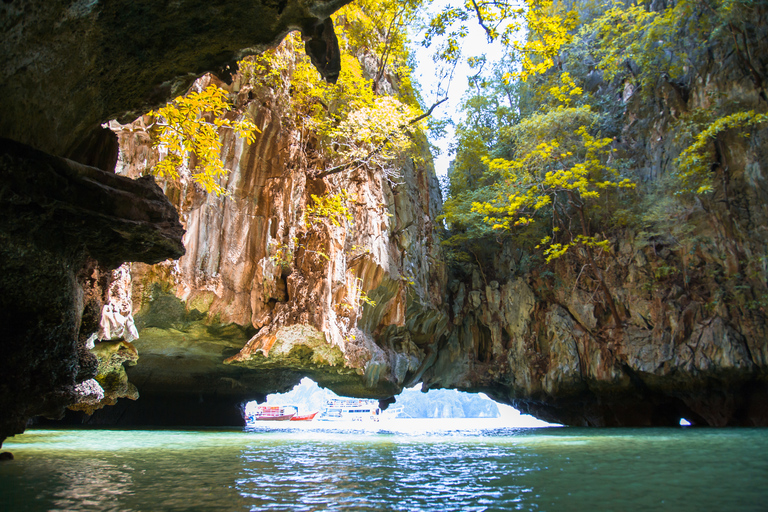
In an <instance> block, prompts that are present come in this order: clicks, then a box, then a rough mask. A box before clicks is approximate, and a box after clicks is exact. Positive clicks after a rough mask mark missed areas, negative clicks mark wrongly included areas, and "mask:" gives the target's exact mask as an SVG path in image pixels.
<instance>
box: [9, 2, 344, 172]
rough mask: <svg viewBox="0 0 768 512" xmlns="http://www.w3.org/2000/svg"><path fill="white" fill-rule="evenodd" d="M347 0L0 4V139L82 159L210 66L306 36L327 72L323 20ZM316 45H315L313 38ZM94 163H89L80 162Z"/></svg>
mask: <svg viewBox="0 0 768 512" xmlns="http://www.w3.org/2000/svg"><path fill="white" fill-rule="evenodd" d="M346 3H349V0H285V1H272V0H263V1H259V0H247V1H226V2H215V3H211V2H207V1H204V0H182V1H178V2H171V3H158V2H154V1H152V0H140V1H123V0H120V1H117V2H112V1H111V2H100V1H98V0H78V1H76V2H71V1H63V0H55V1H43V0H31V1H25V2H18V1H16V2H3V3H2V4H0V31H1V32H2V33H3V34H4V36H3V38H2V41H0V55H2V56H3V63H2V67H0V109H2V111H3V116H2V119H1V120H0V137H7V138H11V139H14V140H16V141H19V142H23V143H25V144H29V145H31V146H33V147H35V148H37V149H40V150H43V151H46V152H48V153H51V154H54V155H60V156H66V157H71V158H74V159H75V160H78V161H82V160H81V159H87V158H89V157H90V156H92V153H93V147H94V144H96V143H97V141H98V140H99V139H100V138H101V137H102V136H103V130H102V129H101V128H100V125H101V124H102V123H104V122H106V121H108V120H110V119H123V120H133V119H135V118H136V117H138V116H139V115H141V114H143V113H145V112H147V111H149V110H150V109H152V108H155V107H156V106H158V105H161V104H163V103H165V101H167V100H168V99H169V98H171V97H174V96H177V95H179V94H182V93H183V92H185V91H186V89H187V88H188V87H189V85H190V84H191V83H192V81H193V80H194V79H195V78H197V77H199V76H200V75H202V74H203V73H205V72H218V73H219V75H220V76H228V74H229V73H230V72H231V70H232V68H230V66H233V65H234V64H235V61H236V59H237V58H239V57H242V56H244V55H247V54H249V53H251V54H252V53H256V52H260V51H263V50H265V49H266V48H269V47H272V46H274V45H276V44H277V43H278V42H279V41H280V40H281V39H282V38H283V37H284V36H285V35H286V34H287V33H288V32H289V31H291V30H301V31H302V33H304V34H307V45H308V50H309V51H310V52H313V54H317V55H316V56H315V60H317V61H318V62H320V63H322V64H323V68H322V69H323V72H324V73H325V76H327V77H329V78H334V77H335V76H338V69H339V68H338V48H337V49H336V51H335V54H336V59H334V58H333V53H334V50H333V48H332V46H333V43H334V42H335V36H333V35H332V34H333V27H332V25H330V26H329V25H328V23H327V22H326V21H325V20H326V19H327V18H328V17H329V16H330V15H331V13H333V12H334V11H335V10H337V9H339V8H340V7H341V6H343V5H344V4H346ZM316 40H317V41H318V42H315V41H316ZM83 163H90V162H87V161H85V162H83Z"/></svg>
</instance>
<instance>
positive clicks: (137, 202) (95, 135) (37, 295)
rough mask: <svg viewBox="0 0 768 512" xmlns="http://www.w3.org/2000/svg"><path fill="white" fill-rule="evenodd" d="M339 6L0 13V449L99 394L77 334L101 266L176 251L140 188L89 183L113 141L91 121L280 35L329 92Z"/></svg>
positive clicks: (31, 5)
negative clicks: (314, 66) (300, 49)
mask: <svg viewBox="0 0 768 512" xmlns="http://www.w3.org/2000/svg"><path fill="white" fill-rule="evenodd" d="M347 2H348V0H330V1H322V0H287V1H285V2H271V1H264V2H259V1H245V2H224V3H222V2H219V3H210V2H203V1H199V0H182V1H180V2H172V3H158V2H154V1H138V2H135V1H131V2H122V1H118V2H104V1H99V0H82V1H76V2H70V1H66V2H65V1H58V0H55V1H50V2H48V1H46V2H43V1H38V0H33V1H28V2H12V1H6V2H3V3H0V31H1V32H2V34H3V37H2V39H0V55H2V65H0V77H1V78H0V106H1V107H2V111H3V116H2V118H0V137H2V138H4V139H2V141H1V142H0V173H2V175H1V176H0V178H1V179H2V187H0V208H1V209H2V222H1V224H2V225H1V226H0V242H2V246H3V247H2V249H0V272H2V277H0V291H2V293H0V296H2V299H0V300H1V301H2V302H0V305H1V306H2V313H0V321H1V322H2V336H1V337H2V340H0V343H2V354H3V358H2V363H0V371H1V372H2V376H1V377H0V409H2V411H3V415H2V418H1V419H0V443H1V442H2V440H4V439H5V438H6V437H7V436H8V435H11V434H14V433H17V432H21V431H22V430H23V428H24V426H25V425H26V422H27V420H28V419H29V418H30V417H32V416H35V415H38V414H45V415H49V416H58V415H59V414H60V413H61V411H62V410H63V408H64V407H65V406H66V405H71V404H72V403H74V402H75V401H76V400H77V399H78V398H79V399H83V400H86V397H90V398H88V400H93V399H95V398H96V397H98V395H99V393H98V392H97V391H96V388H95V387H94V386H93V385H92V384H93V383H92V382H89V381H88V379H89V378H90V377H92V376H94V374H93V372H94V371H95V367H94V365H95V359H94V358H93V356H92V355H91V354H90V353H89V352H88V350H87V349H86V348H84V342H85V339H80V338H81V336H80V335H81V334H82V335H84V336H86V337H87V336H88V333H86V332H80V329H81V328H82V329H83V330H84V331H88V330H90V329H93V330H94V331H96V330H98V328H99V326H98V316H99V312H100V310H101V306H102V302H103V300H104V293H105V288H106V287H107V286H108V280H107V279H105V278H104V277H105V276H106V275H107V273H108V271H109V269H111V268H114V267H116V266H118V265H120V264H121V263H122V262H124V261H144V262H147V263H154V262H157V261H160V260H163V259H165V258H169V257H170V258H176V257H178V256H180V255H181V254H182V253H183V247H182V246H181V243H180V237H181V233H182V228H181V226H180V224H179V223H178V216H177V215H176V213H175V211H174V209H173V208H171V207H170V204H169V203H168V201H167V199H165V197H164V196H163V195H162V193H158V192H159V189H157V187H156V186H155V185H154V183H153V180H152V179H151V178H142V179H140V180H137V181H136V182H132V181H130V180H127V179H124V178H121V177H117V176H114V175H113V174H109V173H104V172H103V171H109V172H111V171H112V170H113V169H114V163H115V160H116V157H117V144H116V138H115V137H114V134H113V133H112V132H111V131H109V130H106V129H104V128H103V127H102V126H101V124H102V123H104V122H106V121H108V120H109V119H113V118H121V119H133V118H135V117H136V116H137V115H138V114H140V113H143V112H146V111H147V110H148V109H149V108H152V107H154V106H157V105H160V104H163V103H164V102H165V101H167V100H168V99H170V98H171V97H172V96H173V95H176V94H179V93H180V92H183V91H184V90H185V89H186V88H187V87H188V85H189V84H190V83H191V82H192V81H193V80H194V79H195V78H197V77H198V76H200V75H201V74H203V73H204V72H208V71H217V70H218V71H220V72H221V76H224V77H226V76H228V75H229V73H230V70H231V69H232V68H231V65H232V64H233V63H234V62H235V59H236V58H238V57H240V56H242V55H245V54H250V53H254V52H258V51H261V50H264V49H265V48H267V47H269V46H273V45H275V44H277V43H278V42H279V40H280V39H281V38H282V37H284V36H285V34H287V33H288V32H289V31H291V30H300V31H302V33H303V34H304V35H305V40H306V44H307V51H308V52H309V53H310V54H311V56H312V58H313V60H314V61H316V62H317V63H318V65H319V69H320V71H321V73H323V75H324V76H325V77H326V78H327V79H329V80H334V79H335V77H336V76H338V71H339V60H338V47H337V43H336V39H335V35H334V33H333V27H332V25H331V24H329V23H328V17H329V16H330V14H331V13H332V12H334V11H335V10H336V9H338V8H339V7H341V6H342V5H344V4H345V3H347ZM6 139H9V140H6ZM12 141H15V142H12ZM33 148H35V149H33ZM40 151H44V152H46V153H41V152H40ZM51 155H58V156H62V157H67V158H68V160H64V159H60V158H56V157H53V156H51ZM75 161H76V162H80V163H81V164H87V166H83V165H78V164H75V163H74V162H75ZM99 169H101V170H99ZM97 260H98V262H97Z"/></svg>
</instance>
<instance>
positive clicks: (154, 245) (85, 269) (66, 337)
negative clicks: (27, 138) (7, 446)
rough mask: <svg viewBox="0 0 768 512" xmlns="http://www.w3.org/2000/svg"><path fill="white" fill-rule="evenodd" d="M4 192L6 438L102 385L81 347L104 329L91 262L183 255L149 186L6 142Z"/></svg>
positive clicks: (0, 153) (171, 214)
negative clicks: (89, 385)
mask: <svg viewBox="0 0 768 512" xmlns="http://www.w3.org/2000/svg"><path fill="white" fill-rule="evenodd" d="M0 182H2V188H1V189H0V213H1V214H0V219H1V220H0V242H1V243H0V290H2V293H0V344H1V345H0V351H1V352H2V354H3V357H2V358H0V409H1V410H2V411H3V414H2V416H1V417H0V438H4V437H6V436H8V435H10V434H15V433H19V432H22V431H23V429H24V427H25V425H26V423H27V420H28V419H29V418H31V417H33V416H36V415H47V416H54V417H55V416H59V415H60V414H62V413H63V410H64V407H66V406H67V405H70V404H72V403H74V402H75V401H76V400H77V398H78V396H81V395H82V394H83V393H84V392H85V390H83V389H79V390H76V389H75V388H76V386H77V385H78V384H79V383H82V382H84V381H86V380H87V379H89V378H91V377H94V376H95V371H96V365H95V364H93V363H94V361H95V360H94V359H93V356H91V355H89V353H88V352H87V350H84V349H83V346H82V345H83V342H84V339H81V337H80V334H81V331H80V329H81V324H82V323H83V322H84V321H85V323H88V321H90V322H92V323H93V325H94V327H96V328H97V323H96V322H97V317H98V313H99V311H100V310H101V303H100V298H99V293H98V292H96V293H93V292H92V291H93V290H95V289H98V287H99V283H100V282H102V280H101V279H100V278H99V276H98V272H99V271H98V270H97V269H96V267H95V266H94V265H93V262H94V260H95V259H98V260H99V261H100V262H102V264H103V265H105V266H114V265H117V264H120V263H122V262H123V261H125V260H127V259H128V260H135V261H145V262H147V263H152V262H157V261H159V260H162V259H165V258H166V257H168V256H175V257H178V256H180V255H181V254H183V253H184V247H183V246H182V244H181V235H182V233H183V230H182V227H181V224H180V223H179V217H178V214H177V212H176V210H175V209H174V208H173V207H172V206H171V205H170V204H169V202H168V201H167V199H166V198H165V196H164V195H163V193H162V190H160V188H159V187H158V186H157V185H155V183H154V179H152V178H142V179H140V180H132V179H129V178H125V177H122V176H117V175H115V174H113V173H107V172H104V171H102V170H100V169H96V168H93V167H87V166H84V165H81V164H78V163H75V162H72V161H70V160H66V159H63V158H56V157H52V156H50V155H47V154H45V153H43V152H40V151H37V150H34V149H32V148H30V147H28V146H25V145H23V144H19V143H16V142H13V141H9V140H0ZM87 306H92V309H95V312H93V311H90V310H89V309H88V307H87ZM84 310H86V317H87V318H85V317H84V316H83V311H84ZM83 334H86V333H83ZM86 336H87V334H86Z"/></svg>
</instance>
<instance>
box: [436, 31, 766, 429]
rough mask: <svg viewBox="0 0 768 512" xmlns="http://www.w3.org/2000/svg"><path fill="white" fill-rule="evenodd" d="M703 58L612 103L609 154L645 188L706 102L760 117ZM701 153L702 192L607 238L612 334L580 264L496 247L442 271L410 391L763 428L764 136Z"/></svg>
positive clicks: (747, 88)
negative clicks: (425, 363)
mask: <svg viewBox="0 0 768 512" xmlns="http://www.w3.org/2000/svg"><path fill="white" fill-rule="evenodd" d="M764 28H765V27H762V29H761V30H762V35H759V37H757V38H756V41H759V42H760V41H761V43H760V44H761V46H760V48H761V49H756V50H755V51H756V52H757V53H758V54H763V53H764V50H765V41H766V40H767V39H766V34H765V30H764ZM708 51H709V54H708V55H705V56H704V57H703V60H702V61H701V62H697V66H700V67H699V69H698V72H699V74H700V75H701V76H703V78H702V79H701V80H697V81H693V82H692V83H690V84H689V85H688V87H689V88H686V87H684V86H681V84H671V83H669V82H668V81H666V80H665V79H664V77H662V79H661V80H660V81H659V83H658V84H657V85H656V88H655V89H654V90H653V91H652V92H651V93H650V94H649V95H645V96H641V95H640V94H633V92H632V91H633V90H632V88H631V87H630V86H629V85H628V86H627V87H626V88H625V94H624V96H623V98H622V100H621V101H620V102H618V103H617V105H616V111H615V112H614V114H615V116H614V118H615V119H619V120H621V124H622V127H621V133H620V135H621V137H620V138H621V140H622V145H621V151H622V153H623V156H624V157H626V158H627V159H628V160H629V161H630V162H631V165H632V166H634V167H635V168H636V169H638V170H639V171H640V174H641V175H643V177H644V178H645V180H646V182H647V183H653V182H658V181H660V180H662V179H663V178H664V177H665V176H667V175H668V174H669V173H670V172H671V171H672V166H673V165H674V164H673V162H674V160H675V158H676V157H677V156H678V155H679V154H680V152H681V151H682V149H683V148H681V147H680V146H679V142H678V141H677V139H676V138H675V136H674V133H672V129H673V128H672V127H674V126H675V124H674V121H675V120H676V119H677V118H678V117H679V116H681V114H683V113H685V112H689V111H692V110H693V109H707V108H713V109H714V108H715V105H714V103H712V102H714V101H715V99H714V98H717V101H721V102H722V104H725V105H738V106H739V108H743V109H744V110H747V111H748V110H754V111H757V112H761V111H765V96H764V93H763V92H762V91H761V89H760V88H759V87H757V86H756V85H755V82H754V80H753V78H752V77H751V76H749V74H744V73H741V72H740V68H739V66H738V63H737V62H735V59H736V57H735V56H734V55H733V54H727V53H723V52H722V51H721V49H718V48H710V49H709V50H708ZM761 62H762V64H761V68H760V69H761V71H760V72H761V73H762V76H763V77H765V75H766V71H767V70H768V66H767V65H766V63H765V61H764V60H763V61H761ZM593 85H594V84H593ZM610 86H613V85H610ZM594 87H597V85H594ZM601 87H606V88H608V87H609V84H602V85H601ZM761 128H762V129H761ZM715 144H716V145H717V153H718V156H719V161H718V162H717V164H716V165H715V166H714V167H713V171H712V172H713V173H714V175H715V177H716V179H715V192H714V193H713V196H712V197H711V198H708V199H707V200H697V201H696V202H695V203H691V204H689V205H687V206H681V205H682V204H683V203H674V202H673V201H667V202H666V203H657V204H651V205H648V206H649V210H650V211H649V212H648V213H647V218H648V219H650V220H649V221H648V222H647V224H646V227H644V228H643V229H644V231H640V230H636V231H632V230H623V231H621V232H616V233H612V234H609V235H608V236H609V239H610V240H611V244H612V247H611V254H610V255H609V256H605V260H604V262H603V266H604V268H605V269H606V271H605V279H606V282H607V284H608V288H609V289H610V290H611V291H612V294H613V297H614V300H615V301H616V303H617V306H618V309H619V314H620V315H621V317H622V323H623V325H622V328H621V329H618V328H616V326H615V324H614V321H613V319H612V315H611V312H610V309H609V306H608V305H607V304H606V300H605V297H604V295H603V294H602V293H601V291H600V290H599V289H598V287H599V285H598V283H597V282H596V281H595V280H594V279H592V278H591V277H590V276H589V275H588V274H589V273H588V272H584V271H583V269H584V263H585V261H584V260H585V258H583V257H582V259H581V260H579V257H578V255H576V256H574V257H572V258H570V259H566V258H564V259H562V260H558V261H557V263H555V264H552V265H549V266H548V267H546V268H537V267H535V266H533V265H531V263H530V260H529V259H528V256H527V255H526V254H525V253H524V252H523V251H521V250H517V249H516V248H515V247H512V246H510V245H504V246H499V247H498V248H497V249H495V250H488V251H487V252H486V253H485V254H484V255H482V257H481V260H482V264H481V265H479V266H478V265H470V264H465V265H461V266H457V267H455V268H454V270H455V273H454V274H453V275H452V278H451V283H450V286H449V289H450V296H449V299H448V302H449V304H450V307H451V318H452V324H453V326H454V328H453V329H452V331H451V333H450V336H449V337H448V340H447V342H446V343H445V344H444V345H441V347H440V349H439V351H438V357H437V360H436V362H435V364H434V366H432V367H431V368H430V369H429V370H428V371H427V372H426V373H425V375H424V379H425V383H426V384H428V385H429V386H430V387H457V388H460V389H467V390H472V389H474V390H483V391H486V392H487V393H488V394H489V395H491V396H493V397H494V398H496V399H498V400H501V401H507V402H511V403H512V404H513V405H515V406H517V407H518V408H520V409H521V410H523V411H525V412H528V413H530V414H533V415H535V416H538V417H540V418H542V419H545V420H549V421H556V422H559V423H565V424H569V425H592V426H626V425H677V424H678V421H679V420H680V418H681V417H682V418H686V419H688V420H689V421H691V422H692V423H693V424H694V425H710V426H727V425H768V359H767V356H768V330H767V327H768V326H767V325H766V302H765V300H766V297H768V287H766V283H767V282H768V279H767V278H768V275H767V274H766V267H765V260H766V255H767V254H768V236H766V235H767V233H766V226H767V225H768V210H767V209H766V204H768V192H767V191H768V187H767V186H766V185H767V183H768V182H766V177H767V176H768V168H766V162H768V129H765V127H764V125H763V126H762V127H759V128H757V129H755V130H754V131H753V132H752V133H751V136H750V137H748V138H747V137H743V136H741V135H740V134H729V133H724V134H721V135H720V136H719V137H718V138H717V140H716V141H715ZM617 207H627V208H629V206H628V205H617Z"/></svg>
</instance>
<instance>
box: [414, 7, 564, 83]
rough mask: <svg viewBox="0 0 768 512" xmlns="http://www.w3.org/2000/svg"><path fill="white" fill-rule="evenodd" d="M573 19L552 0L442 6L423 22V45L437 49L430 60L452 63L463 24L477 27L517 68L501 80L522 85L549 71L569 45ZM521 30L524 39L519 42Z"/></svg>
mask: <svg viewBox="0 0 768 512" xmlns="http://www.w3.org/2000/svg"><path fill="white" fill-rule="evenodd" d="M577 21H578V17H577V15H576V12H575V11H573V10H570V11H566V10H565V9H564V8H563V7H562V5H561V4H560V3H559V2H555V1H553V0H524V2H512V1H506V0H502V1H496V0H491V1H484V0H469V1H466V2H464V3H463V4H457V5H454V4H448V5H447V6H445V7H444V9H443V10H442V11H441V12H440V13H438V14H437V15H435V16H433V17H432V19H431V20H430V21H429V24H428V27H427V30H426V33H425V38H424V44H425V45H427V46H428V45H430V44H432V43H433V42H434V41H436V40H441V41H442V44H441V46H440V47H439V49H438V50H437V55H436V59H437V60H440V61H443V62H446V63H449V64H451V63H455V62H457V61H458V60H459V59H460V58H461V56H462V52H461V46H462V40H463V39H464V38H465V37H466V36H467V34H468V33H469V30H468V23H470V22H476V23H478V24H479V25H480V26H481V27H482V28H483V30H484V31H485V33H486V36H487V37H488V40H489V41H500V42H501V43H502V44H504V45H505V47H506V49H507V51H508V52H509V54H510V56H511V58H512V59H513V60H514V61H516V62H520V64H521V67H520V68H519V69H516V70H512V71H510V72H509V73H508V74H507V76H506V77H505V79H507V80H508V81H509V80H511V79H513V78H514V79H522V80H525V79H527V78H529V77H531V76H535V75H537V74H541V73H544V72H546V71H547V70H548V69H549V68H551V67H552V66H553V65H554V59H555V57H556V56H557V54H558V53H559V51H560V49H561V47H563V46H564V45H565V44H567V43H568V42H570V40H571V39H572V37H573V34H572V31H573V29H574V28H575V27H576V23H577ZM522 28H526V29H527V30H528V33H529V35H530V37H528V38H526V39H525V40H524V41H520V40H519V33H520V30H521V29H522ZM481 63H482V58H480V59H478V58H477V57H474V58H470V60H469V64H470V66H471V67H477V66H479V65H480V64H481Z"/></svg>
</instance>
